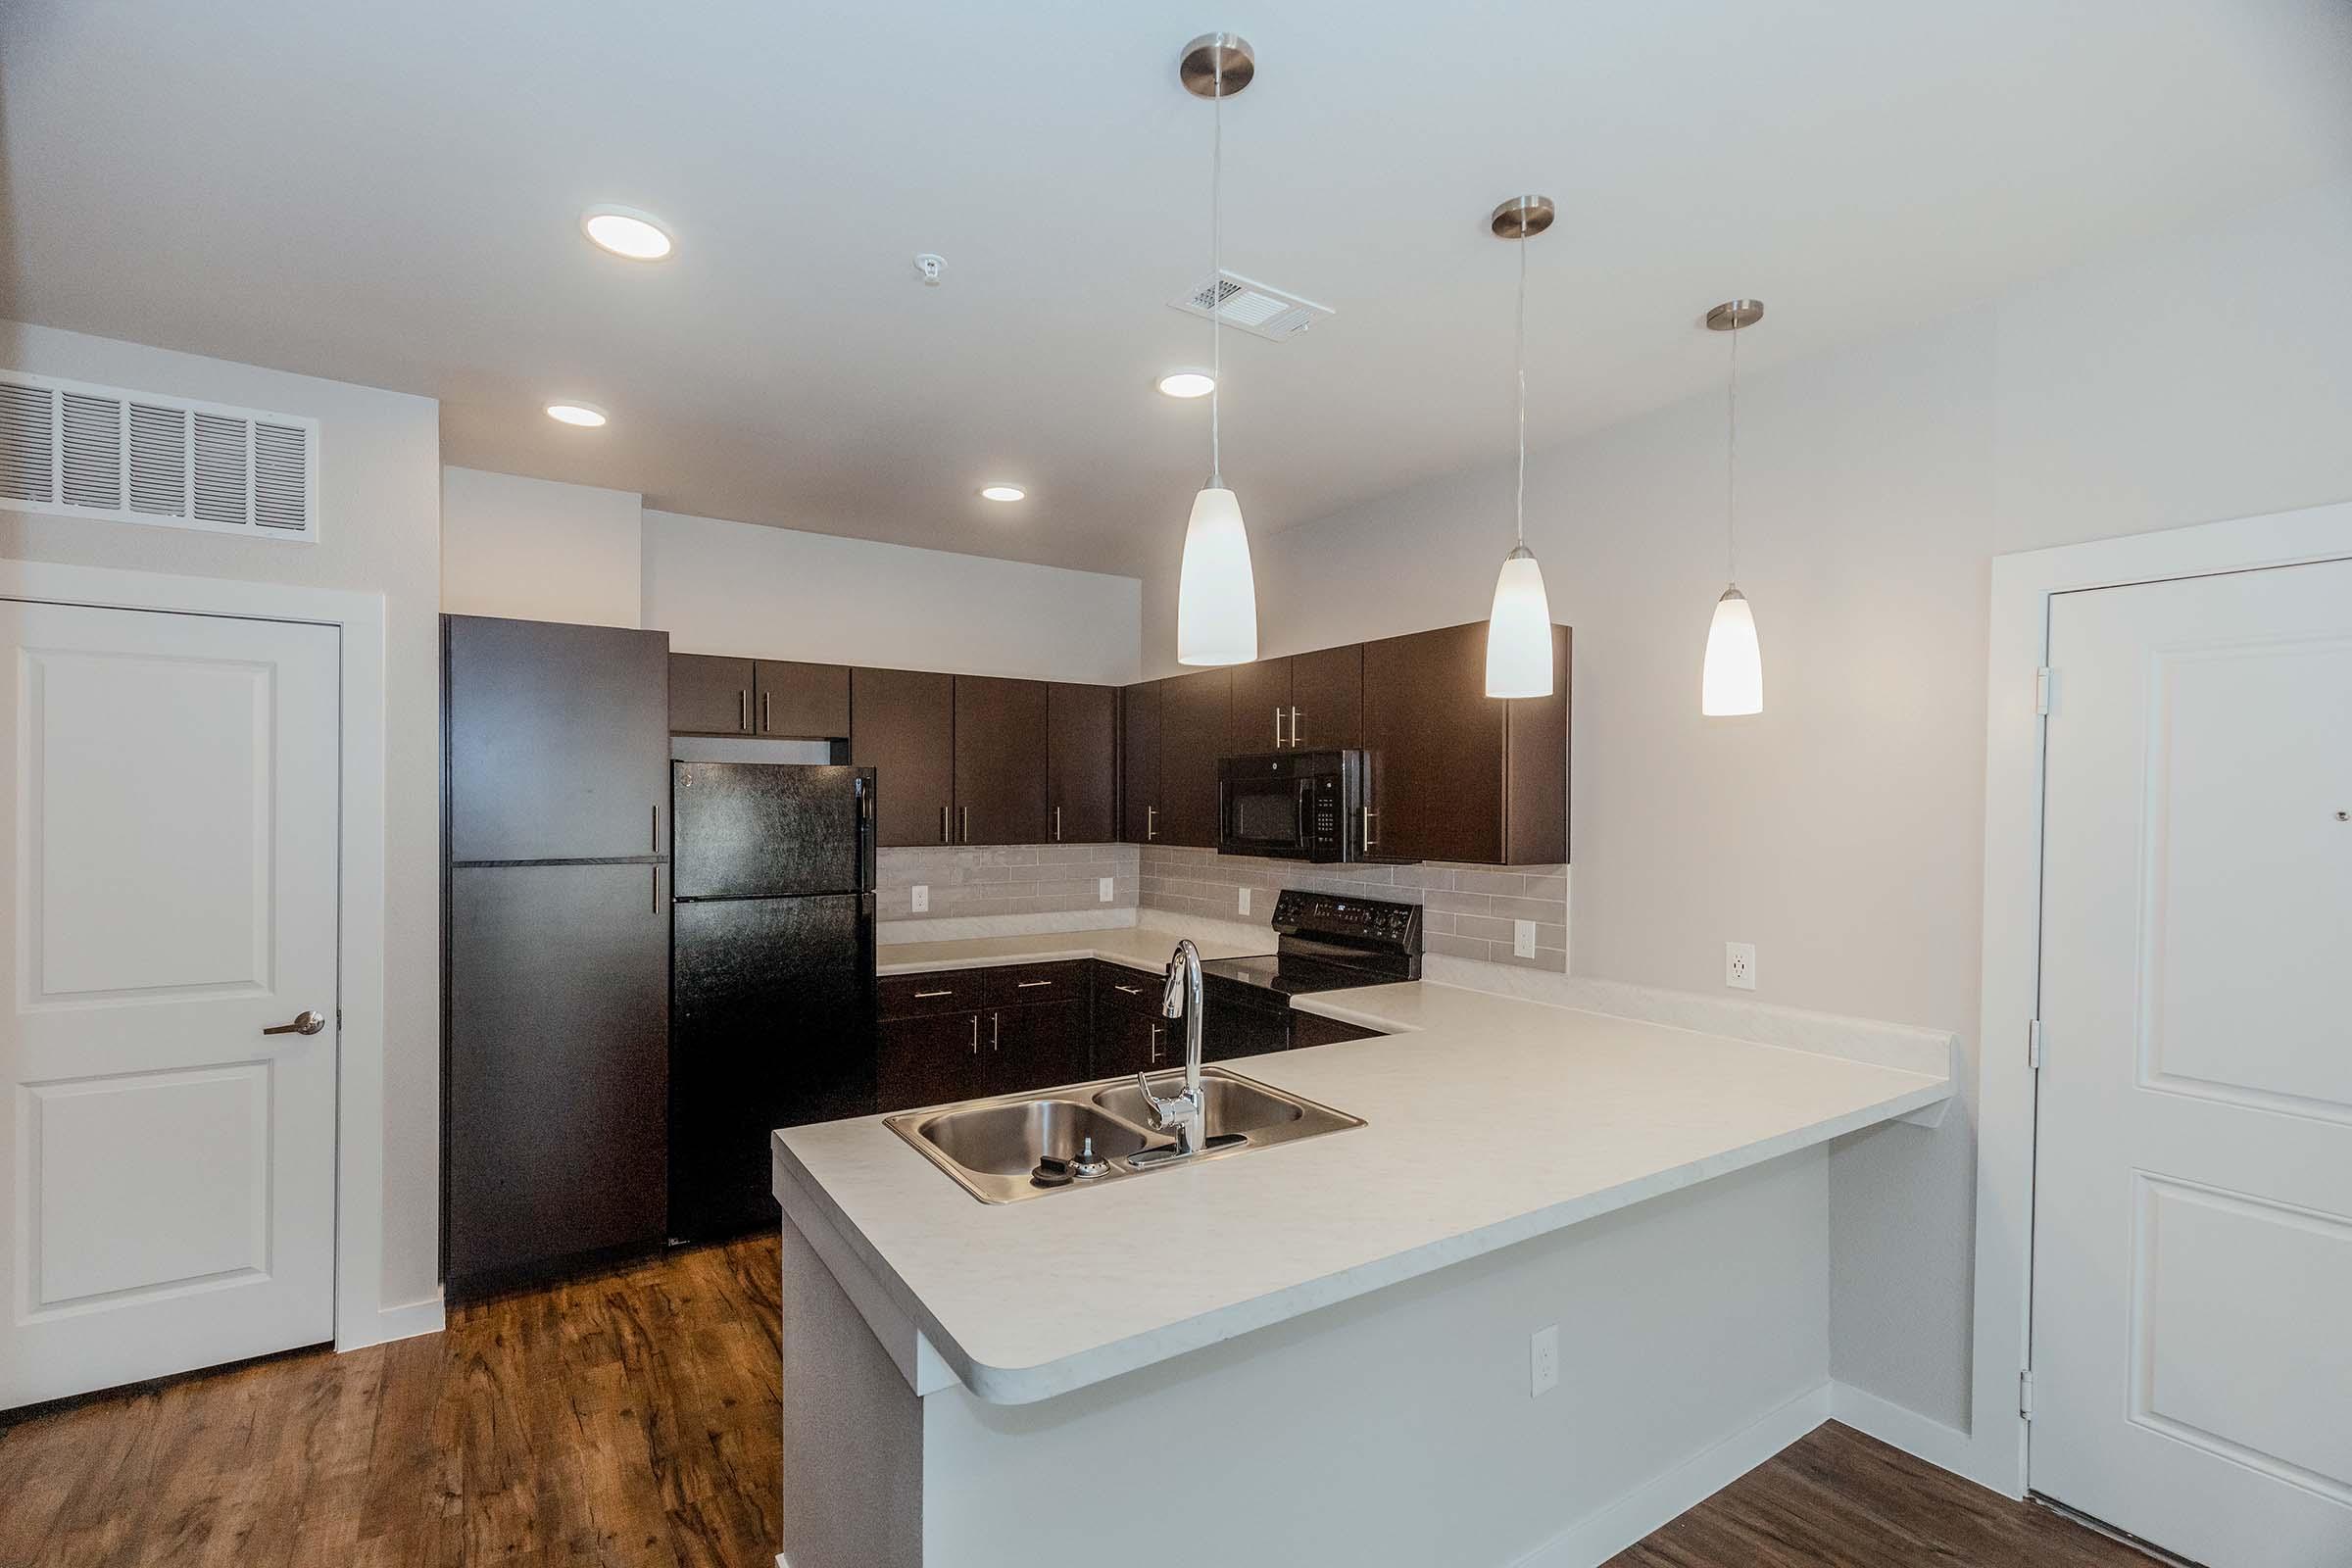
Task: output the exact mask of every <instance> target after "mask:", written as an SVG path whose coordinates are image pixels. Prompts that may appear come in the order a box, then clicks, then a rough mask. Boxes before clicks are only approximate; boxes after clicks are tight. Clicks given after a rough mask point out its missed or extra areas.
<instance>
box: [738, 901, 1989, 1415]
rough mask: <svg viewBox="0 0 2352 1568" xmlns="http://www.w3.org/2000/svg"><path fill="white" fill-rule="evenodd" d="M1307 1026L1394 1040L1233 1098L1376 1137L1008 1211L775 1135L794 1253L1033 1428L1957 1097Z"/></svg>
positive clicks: (1122, 942)
mask: <svg viewBox="0 0 2352 1568" xmlns="http://www.w3.org/2000/svg"><path fill="white" fill-rule="evenodd" d="M1146 939H1148V940H1146ZM1171 940H1172V938H1170V936H1169V935H1168V934H1167V933H1165V932H1157V931H1138V930H1134V929H1127V930H1107V931H1088V932H1075V933H1069V934H1066V935H1055V936H1051V937H1044V936H1041V937H1017V938H1002V939H984V940H981V941H977V942H968V943H954V944H920V945H908V946H907V947H902V948H894V949H890V950H886V952H885V956H886V958H887V959H889V960H890V961H889V963H888V964H887V965H886V966H885V969H884V972H886V973H891V972H911V971H913V970H917V969H922V968H943V967H955V966H956V962H958V961H960V962H993V963H1017V962H1034V961H1040V960H1043V959H1049V958H1064V957H1103V958H1106V959H1109V960H1110V961H1112V962H1124V963H1128V964H1130V965H1132V966H1134V967H1139V968H1152V969H1156V968H1158V967H1160V966H1161V965H1162V964H1163V963H1164V961H1165V958H1166V952H1167V948H1168V946H1169V945H1170V942H1171ZM951 950H953V951H951ZM1146 950H1149V951H1148V952H1147V951H1146ZM1233 951H1235V952H1241V951H1247V950H1242V949H1236V950H1233ZM966 954H969V956H965V955H966ZM1202 955H1203V956H1219V955H1215V954H1211V953H1210V952H1209V950H1208V948H1207V947H1203V949H1202ZM1296 1005H1297V1006H1298V1008H1299V1010H1300V1011H1306V1012H1315V1013H1320V1014H1323V1015H1325V1016H1328V1017H1334V1018H1340V1019H1343V1020H1345V1021H1348V1022H1351V1023H1355V1024H1359V1025H1361V1026H1363V1027H1366V1028H1373V1029H1381V1030H1385V1031H1389V1033H1388V1035H1387V1037H1386V1038H1380V1039H1371V1040H1357V1041H1348V1042H1344V1043H1342V1044H1338V1045H1331V1046H1321V1047H1316V1048H1312V1049H1309V1050H1303V1051H1292V1052H1285V1053H1280V1054H1274V1055H1265V1056H1252V1057H1250V1058H1249V1059H1248V1060H1246V1061H1241V1062H1235V1063H1230V1064H1228V1068H1229V1070H1236V1071H1239V1072H1241V1073H1242V1074H1243V1075H1244V1076H1247V1077H1250V1078H1256V1079H1259V1080H1262V1081H1263V1082H1265V1083H1268V1084H1271V1085H1273V1086H1274V1087H1275V1088H1278V1089H1284V1090H1289V1091H1291V1092H1292V1093H1294V1094H1298V1095H1302V1096H1304V1097H1306V1098H1308V1099H1310V1100H1316V1101H1320V1102H1322V1103H1325V1104H1328V1105H1331V1106H1333V1107H1334V1108H1336V1109H1339V1110H1344V1111H1347V1112H1348V1113H1349V1114H1351V1115H1355V1116H1360V1117H1362V1118H1363V1119H1364V1120H1365V1122H1366V1125H1365V1126H1363V1127H1360V1128H1354V1129H1350V1130H1348V1131H1345V1132H1340V1133H1335V1134H1332V1135H1330V1136H1328V1137H1323V1138H1315V1139H1307V1140H1303V1141H1301V1142H1299V1143H1295V1144H1287V1145H1282V1146H1278V1147H1275V1148H1271V1149H1263V1150H1252V1151H1250V1152H1246V1153H1242V1154H1237V1155H1233V1156H1230V1157H1227V1158H1222V1159H1216V1160H1210V1161H1205V1162H1203V1163H1201V1164H1199V1165H1195V1166H1190V1167H1178V1168H1174V1169H1168V1170H1162V1171H1157V1172H1154V1173H1152V1174H1151V1175H1149V1176H1143V1177H1138V1178H1135V1179H1132V1180H1128V1181H1122V1182H1117V1183H1114V1184H1111V1185H1109V1186H1105V1187H1100V1188H1093V1189H1087V1190H1081V1191H1070V1192H1062V1193H1054V1194H1050V1195H1048V1196H1046V1197H1043V1198H1040V1199H1037V1200H1034V1201H1028V1202H1020V1203H1008V1204H1002V1205H991V1204H984V1203H981V1202H978V1201H974V1200H973V1199H972V1198H971V1197H970V1196H969V1195H968V1194H966V1193H965V1192H964V1191H963V1190H962V1189H961V1188H960V1187H958V1186H956V1183H955V1182H953V1181H952V1180H950V1179H949V1178H948V1177H947V1176H946V1175H945V1174H944V1173H943V1172H941V1171H940V1170H938V1169H937V1168H936V1167H934V1166H933V1165H932V1164H931V1163H930V1162H929V1161H928V1160H926V1159H924V1158H923V1156H922V1155H920V1154H918V1153H917V1152H915V1151H914V1150H913V1149H911V1148H909V1147H908V1146H907V1144H906V1143H905V1142H904V1141H902V1140H901V1139H900V1138H899V1137H898V1135H897V1134H895V1133H893V1132H891V1131H890V1130H889V1129H888V1128H887V1127H885V1126H883V1124H882V1119H881V1118H880V1117H878V1116H874V1117H862V1118H859V1119H858V1120H854V1121H840V1122H827V1123H822V1124H818V1125H814V1126H807V1127H793V1128H787V1129H784V1130H782V1131H780V1132H778V1133H777V1134H776V1135H775V1142H776V1149H777V1151H778V1155H779V1160H778V1163H779V1167H780V1170H781V1171H782V1173H783V1174H784V1176H785V1177H786V1178H788V1179H787V1180H785V1181H782V1182H780V1183H779V1186H780V1187H781V1188H784V1189H788V1190H787V1191H782V1192H780V1193H779V1196H780V1197H781V1198H782V1199H783V1200H784V1201H785V1203H786V1206H787V1208H788V1209H789V1210H792V1211H793V1212H794V1215H795V1218H796V1220H797V1222H798V1223H800V1224H801V1225H802V1227H803V1229H804V1230H806V1229H808V1228H809V1226H810V1225H811V1224H822V1225H824V1226H826V1227H828V1228H829V1229H830V1230H831V1231H832V1232H834V1233H835V1234H836V1236H837V1237H838V1239H839V1241H840V1242H841V1243H843V1244H845V1245H846V1246H847V1248H848V1250H850V1252H851V1253H852V1254H853V1255H854V1256H855V1257H856V1258H857V1259H858V1261H860V1262H861V1263H862V1264H863V1265H864V1267H865V1268H866V1269H867V1270H869V1271H870V1272H871V1274H872V1276H873V1284H874V1285H876V1286H878V1287H879V1289H880V1290H881V1291H882V1292H883V1293H884V1294H885V1295H886V1296H887V1298H888V1299H889V1300H890V1302H891V1303H892V1305H894V1306H895V1307H896V1309H897V1310H898V1311H900V1312H902V1313H904V1314H905V1315H906V1317H907V1319H908V1320H910V1321H911V1322H912V1323H913V1324H914V1325H915V1326H917V1327H918V1328H920V1330H921V1331H922V1335H923V1337H924V1339H925V1340H927V1341H928V1342H929V1344H930V1346H931V1348H933V1349H935V1350H936V1351H937V1352H938V1354H939V1356H940V1357H941V1358H942V1359H943V1360H944V1361H945V1362H946V1363H947V1365H948V1366H949V1367H950V1368H951V1369H952V1370H953V1371H954V1372H955V1374H956V1376H957V1377H958V1378H960V1379H961V1380H962V1381H963V1382H964V1384H965V1385H966V1386H967V1387H969V1388H970V1389H971V1390H972V1392H973V1393H975V1394H977V1395H978V1396H980V1397H982V1398H984V1399H987V1400H990V1401H992V1402H995V1403H1000V1404H1023V1403H1028V1402H1030V1401H1033V1400H1037V1399H1043V1398H1049V1397H1053V1396H1054V1395H1056V1394H1061V1393H1066V1392H1068V1391H1070V1390H1073V1389H1078V1388H1084V1387H1086V1386H1088V1385H1090V1384H1093V1383H1097V1382H1100V1381H1102V1380H1103V1379H1105V1378H1110V1377H1115V1376H1117V1375H1118V1374H1120V1373H1123V1372H1128V1371H1132V1370H1134V1369H1135V1368H1138V1367H1143V1366H1149V1365H1152V1364H1153V1363H1155V1362H1159V1361H1163V1360H1166V1359H1168V1358H1169V1357H1171V1356H1176V1355H1181V1354H1183V1353H1184V1352H1185V1351H1187V1350H1192V1349H1197V1348H1201V1347H1202V1346H1207V1345H1213V1344H1216V1343H1219V1342H1221V1341H1224V1340H1229V1339H1232V1338H1234V1337H1236V1336H1238V1335H1242V1334H1247V1333H1249V1332H1250V1331H1251V1330H1253V1329H1258V1328H1263V1327H1266V1326H1267V1325H1269V1324H1274V1323H1279V1322H1282V1321H1284V1320H1285V1319H1288V1318H1292V1317H1297V1316H1299V1315H1300V1314H1302V1313H1305V1312H1311V1311H1313V1310H1315V1309H1316V1308H1318V1307H1322V1306H1327V1305H1330V1304H1332V1303H1333V1302H1336V1301H1341V1300H1346V1299H1349V1298H1352V1297H1356V1296H1360V1295H1363V1294H1365V1293H1367V1292H1370V1291H1375V1290H1379V1289H1381V1288H1382V1287H1384V1286H1388V1285H1393V1284H1396V1283H1397V1282H1399V1281H1402V1280H1408V1279H1412V1278H1415V1277H1417V1276H1420V1275H1424V1274H1428V1273H1431V1272H1434V1271H1436V1270H1438V1269H1442V1268H1445V1267H1446V1266H1448V1265H1450V1264H1453V1263H1457V1262H1461V1261H1463V1260H1465V1259H1468V1258H1472V1257H1476V1256H1479V1255H1481V1254H1483V1253H1486V1252H1491V1251H1494V1250H1496V1249H1499V1248H1503V1247H1508V1246H1510V1245H1511V1244H1513V1243H1515V1242H1520V1241H1524V1240H1527V1239H1528V1238H1530V1237H1535V1236H1541V1235H1544V1234H1545V1233H1547V1232H1551V1231H1556V1230H1559V1229H1561V1228H1563V1227H1566V1226H1569V1225H1573V1224H1576V1223H1578V1222H1579V1221H1581V1220H1586V1219H1590V1218H1593V1216H1595V1215H1599V1214H1605V1213H1608V1212H1610V1211H1611V1210H1614V1209H1618V1208H1622V1207H1625V1206H1626V1205H1628V1204H1631V1203H1636V1202H1640V1201H1642V1200H1644V1199H1648V1198H1655V1197H1658V1196H1660V1195H1662V1194H1666V1193H1671V1192H1675V1191H1677V1190H1679V1189H1682V1188H1685V1187H1690V1186H1692V1185H1694V1184H1696V1183H1698V1182H1702V1181H1705V1180H1707V1179H1709V1178H1711V1177H1715V1176H1721V1175H1725V1174H1728V1173H1730V1172H1732V1171H1736V1170H1740V1169H1744V1168H1746V1167H1748V1166H1751V1165H1755V1164H1759V1163H1761V1162H1763V1161H1765V1160H1768V1159H1772V1158H1774V1157H1776V1156H1778V1155H1781V1154H1785V1153H1789V1152H1792V1151H1795V1150H1799V1149H1804V1148H1808V1147H1811V1146H1813V1145H1817V1144H1821V1143H1825V1142H1827V1141H1828V1140H1830V1139H1832V1138H1835V1137H1838V1136H1839V1135H1840V1134H1843V1133H1848V1132H1853V1131H1856V1130H1858V1129H1860V1128H1863V1127H1868V1126H1871V1125H1874V1124H1876V1123H1878V1122H1882V1121H1887V1120H1891V1119H1893V1118H1895V1117H1898V1116H1901V1115H1904V1114H1906V1113H1908V1112H1912V1111H1916V1110H1919V1109H1921V1108H1922V1107H1925V1106H1929V1105H1933V1104H1935V1103H1937V1102H1939V1101H1942V1100H1945V1099H1947V1098H1949V1096H1950V1095H1951V1093H1952V1083H1951V1079H1950V1077H1949V1075H1948V1074H1938V1075H1930V1074H1924V1073H1918V1072H1908V1071H1903V1070H1900V1069H1898V1068H1894V1067H1887V1066H1879V1065H1874V1064H1871V1063H1868V1062H1863V1061H1856V1060H1851V1059H1847V1058H1845V1057H1841V1056H1836V1055H1829V1054H1813V1053H1811V1052H1807V1051H1801V1050H1792V1049H1788V1048H1786V1047H1782V1046H1768V1045H1759V1044H1755V1043H1753V1042H1749V1041H1743V1040H1734V1039H1729V1038H1725V1037H1722V1036H1717V1035H1707V1034H1700V1033H1696V1032H1694V1031H1691V1030H1687V1029H1679V1028H1673V1027H1669V1026H1666V1025H1663V1024H1655V1023H1645V1022H1642V1021H1639V1020H1635V1019H1629V1018H1620V1017H1613V1016H1610V1015H1607V1014H1603V1013H1595V1012H1583V1011H1577V1010H1573V1009H1570V1008H1567V1007H1559V1006H1552V1005H1546V1004H1544V1003H1538V1002H1531V1001H1524V1000H1520V999H1516V998H1510V997H1503V996H1496V995H1492V994H1489V993H1486V992H1481V991H1470V990H1464V989H1460V988H1456V987H1451V986H1444V985H1436V984H1431V983H1426V982H1422V983H1413V984H1403V985H1386V986H1370V987H1365V988H1362V989H1360V990H1352V991H1336V992H1321V993H1317V994H1314V995H1312V996H1305V997H1300V998H1298V999H1296ZM856 1294H857V1293H856V1292H853V1295H856Z"/></svg>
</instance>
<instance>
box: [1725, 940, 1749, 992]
mask: <svg viewBox="0 0 2352 1568" xmlns="http://www.w3.org/2000/svg"><path fill="white" fill-rule="evenodd" d="M1723 983H1724V984H1725V985H1727V986H1730V987H1731V988H1732V989H1733V990H1734V991H1753V990H1755V989H1756V945H1755V944H1754V943H1753V942H1726V943H1725V944H1724V945H1723Z"/></svg>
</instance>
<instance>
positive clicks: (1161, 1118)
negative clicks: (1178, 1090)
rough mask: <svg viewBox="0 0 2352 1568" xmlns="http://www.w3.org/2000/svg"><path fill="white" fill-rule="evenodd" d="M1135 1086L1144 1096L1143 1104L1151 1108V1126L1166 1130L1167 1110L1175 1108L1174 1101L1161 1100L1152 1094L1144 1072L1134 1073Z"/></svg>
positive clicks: (1162, 1130)
mask: <svg viewBox="0 0 2352 1568" xmlns="http://www.w3.org/2000/svg"><path fill="white" fill-rule="evenodd" d="M1135 1088H1136V1092H1137V1093H1138V1094H1140V1095H1142V1096H1143V1097H1144V1103H1145V1105H1146V1106H1148V1107H1149V1108H1150V1109H1151V1112H1152V1125H1153V1127H1154V1128H1155V1129H1156V1130H1157V1131H1160V1132H1166V1131H1167V1130H1168V1112H1169V1111H1170V1110H1172V1109H1174V1108H1175V1105H1176V1102H1175V1101H1173V1100H1162V1099H1160V1098H1159V1097H1158V1096H1157V1095H1155V1094H1153V1093H1152V1080H1151V1078H1150V1077H1149V1076H1148V1075H1146V1074H1144V1073H1141V1072H1139V1073H1137V1074H1136V1075H1135Z"/></svg>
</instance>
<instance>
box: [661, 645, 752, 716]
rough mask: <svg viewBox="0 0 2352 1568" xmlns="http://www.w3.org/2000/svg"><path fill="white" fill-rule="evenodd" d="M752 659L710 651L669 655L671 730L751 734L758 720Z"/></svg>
mask: <svg viewBox="0 0 2352 1568" xmlns="http://www.w3.org/2000/svg"><path fill="white" fill-rule="evenodd" d="M752 667H753V666H752V662H751V661H750V660H748V659H719V658H716V657H714V656H712V655H710V654H672V655H670V656H669V732H670V733H671V734H672V735H749V734H751V733H752V726H753V724H754V723H756V722H757V721H758V717H757V710H756V709H754V707H753V706H752Z"/></svg>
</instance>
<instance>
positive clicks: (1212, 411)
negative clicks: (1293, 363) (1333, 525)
mask: <svg viewBox="0 0 2352 1568" xmlns="http://www.w3.org/2000/svg"><path fill="white" fill-rule="evenodd" d="M1212 52H1213V53H1214V54H1215V55H1216V70H1217V93H1216V96H1215V97H1214V98H1212V99H1210V100H1209V102H1210V103H1211V104H1212V105H1213V106H1214V108H1213V110H1212V111H1211V115H1212V120H1213V123H1214V125H1215V127H1216V128H1215V129H1214V131H1213V132H1212V133H1211V136H1210V140H1209V144H1208V145H1209V154H1208V365H1209V370H1208V487H1209V488H1210V489H1211V490H1222V489H1223V488H1225V474H1224V465H1223V454H1222V453H1221V452H1220V451H1219V445H1220V436H1221V435H1222V431H1221V430H1220V429H1219V423H1218V418H1217V399H1218V397H1219V396H1220V395H1222V394H1223V392H1224V390H1225V229H1224V224H1225V201H1224V197H1225V46H1224V45H1223V44H1221V43H1220V44H1218V45H1217V46H1216V47H1215V49H1214V50H1213V51H1212Z"/></svg>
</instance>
